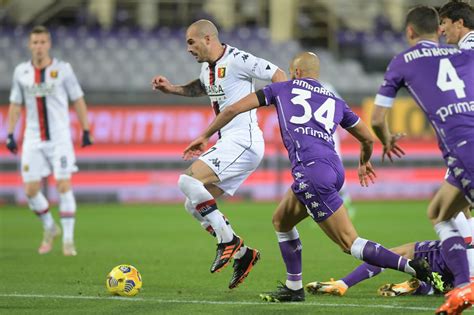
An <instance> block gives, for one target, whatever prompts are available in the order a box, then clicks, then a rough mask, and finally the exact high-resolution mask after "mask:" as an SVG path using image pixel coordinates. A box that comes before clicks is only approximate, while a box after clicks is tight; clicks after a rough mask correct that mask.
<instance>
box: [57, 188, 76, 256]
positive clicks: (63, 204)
mask: <svg viewBox="0 0 474 315" xmlns="http://www.w3.org/2000/svg"><path fill="white" fill-rule="evenodd" d="M56 181H57V190H58V193H59V216H60V218H61V226H62V227H63V254H64V256H76V255H77V251H76V247H75V245H74V227H75V224H76V210H77V205H76V198H75V197H74V193H73V191H72V187H71V180H70V179H57V180H56Z"/></svg>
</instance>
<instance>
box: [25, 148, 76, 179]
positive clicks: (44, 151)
mask: <svg viewBox="0 0 474 315" xmlns="http://www.w3.org/2000/svg"><path fill="white" fill-rule="evenodd" d="M77 170H78V169H77V166H76V156H75V154H74V147H73V145H72V141H70V140H69V141H68V140H63V141H54V142H53V141H46V142H37V141H27V140H25V142H24V143H23V153H22V155H21V176H22V178H23V182H25V183H27V182H35V181H39V180H41V179H42V178H43V177H46V176H49V175H50V174H51V172H53V174H54V178H55V179H57V180H58V179H69V178H71V174H72V173H74V172H77Z"/></svg>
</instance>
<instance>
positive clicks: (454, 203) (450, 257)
mask: <svg viewBox="0 0 474 315" xmlns="http://www.w3.org/2000/svg"><path fill="white" fill-rule="evenodd" d="M468 205H469V204H468V202H467V201H466V199H465V195H464V193H463V191H462V190H461V189H460V188H458V187H456V186H454V185H453V182H452V181H450V180H449V179H448V180H446V181H444V182H443V184H442V185H441V187H440V189H439V190H438V191H437V192H436V194H435V196H434V198H433V199H432V200H431V202H430V205H429V206H428V217H429V218H430V220H431V222H432V223H433V225H434V228H435V231H436V233H437V234H438V236H439V238H440V240H441V248H440V251H441V254H442V255H443V257H444V261H445V263H446V265H447V267H448V268H449V270H450V271H451V273H452V274H453V276H454V286H455V288H454V289H453V290H452V291H450V292H449V295H447V300H446V301H445V303H444V304H443V305H441V306H440V307H439V308H438V309H437V310H436V314H443V312H447V313H449V312H456V314H457V313H459V314H460V313H461V312H462V310H463V309H465V308H467V307H469V306H470V305H471V304H472V303H473V302H474V296H473V288H472V284H470V279H469V263H468V259H467V251H466V246H465V243H464V239H463V237H462V236H461V234H460V232H459V230H458V227H457V226H456V224H455V222H454V219H453V218H454V216H455V215H456V214H457V213H458V212H459V211H460V210H462V209H464V208H466V207H467V206H468Z"/></svg>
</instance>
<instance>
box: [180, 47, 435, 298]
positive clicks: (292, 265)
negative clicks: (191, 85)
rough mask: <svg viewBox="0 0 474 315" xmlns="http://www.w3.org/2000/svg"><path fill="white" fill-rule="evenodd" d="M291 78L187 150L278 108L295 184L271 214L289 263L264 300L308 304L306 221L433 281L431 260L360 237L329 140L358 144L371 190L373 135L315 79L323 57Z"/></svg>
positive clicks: (235, 108) (231, 111) (306, 58)
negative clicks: (256, 113)
mask: <svg viewBox="0 0 474 315" xmlns="http://www.w3.org/2000/svg"><path fill="white" fill-rule="evenodd" d="M290 73H291V78H292V79H293V80H291V81H286V82H280V83H273V84H270V85H268V86H266V87H265V88H264V89H262V90H259V91H258V92H256V93H252V94H250V95H249V96H246V97H245V98H243V99H242V100H240V101H239V102H237V103H235V104H234V105H232V106H229V107H227V108H226V109H225V110H224V111H223V112H222V113H220V114H219V115H218V116H217V117H216V119H215V120H214V121H213V122H212V123H211V125H210V126H209V127H208V128H207V129H206V131H205V132H204V133H203V134H202V135H201V136H200V137H198V138H197V139H196V140H194V141H193V142H192V143H191V144H190V145H189V146H188V147H187V148H186V149H185V151H184V157H185V158H191V157H193V156H195V155H199V154H201V153H202V152H204V150H205V148H206V145H207V143H208V141H209V138H210V137H211V136H212V135H213V134H214V133H215V132H217V131H218V130H219V129H221V128H223V127H224V126H225V125H226V124H227V123H229V122H230V121H231V120H232V119H233V118H234V117H235V116H237V115H239V114H242V113H246V112H248V111H250V110H254V109H256V108H258V107H259V106H268V105H270V104H275V105H276V109H277V114H278V118H279V123H280V130H281V134H282V138H283V143H284V145H285V147H286V149H287V150H288V155H289V158H290V161H291V165H292V175H293V179H294V182H293V184H292V186H291V189H290V190H288V192H287V193H286V195H285V197H284V198H283V200H282V201H281V202H280V204H279V206H278V208H277V210H276V212H275V213H274V215H273V225H274V227H275V230H276V234H277V237H278V242H279V245H280V251H281V254H282V257H283V260H284V262H285V264H286V269H287V281H286V283H285V284H282V285H281V287H279V288H278V289H277V291H275V292H270V293H267V294H262V295H261V297H262V298H263V299H264V300H267V301H272V302H297V301H303V300H304V299H305V296H304V290H303V283H302V264H301V252H302V246H301V241H300V239H299V235H298V231H297V229H296V227H295V226H296V224H298V223H299V222H300V221H301V220H303V219H305V218H306V217H308V215H310V216H311V217H312V218H313V219H314V220H315V221H316V222H317V223H318V224H319V226H320V227H321V229H322V230H323V231H324V232H325V233H326V235H328V237H329V238H330V239H332V240H333V241H334V242H335V243H336V244H338V245H339V246H340V247H341V249H342V250H343V251H344V252H345V253H350V254H351V255H352V256H354V257H356V258H357V259H360V260H363V261H365V262H368V263H370V264H373V265H377V266H380V267H382V268H391V269H396V270H400V271H402V272H406V273H408V274H410V275H413V276H416V277H418V278H420V279H422V280H430V279H431V272H430V270H429V266H428V263H427V262H426V261H424V260H420V259H416V260H409V259H405V258H403V257H401V256H399V255H397V254H395V253H393V252H391V251H389V250H387V249H385V248H384V247H383V246H382V245H380V244H378V243H374V242H372V241H369V240H366V239H363V238H361V237H359V236H358V234H357V232H356V230H355V228H354V226H353V225H352V222H351V221H350V219H349V216H348V214H347V211H346V208H345V207H344V205H343V201H342V198H341V197H340V196H339V194H338V191H339V190H340V188H341V187H342V184H343V183H344V169H343V166H342V162H341V160H340V158H339V157H338V155H337V153H336V152H335V150H334V141H333V140H332V135H333V133H334V131H335V129H336V128H337V125H341V127H343V128H345V129H346V130H347V131H348V132H349V133H351V134H352V135H353V136H354V137H355V138H356V139H358V140H359V141H360V143H361V152H360V165H359V170H358V174H359V180H360V184H361V185H362V186H368V184H369V181H372V182H373V180H374V177H375V172H374V170H373V168H372V165H371V164H370V156H371V154H372V144H373V139H372V135H371V134H370V131H369V130H368V128H367V127H366V125H365V124H364V123H363V122H362V121H361V120H360V118H359V117H358V116H357V115H356V114H354V113H353V112H352V111H351V110H350V108H349V107H348V106H347V104H346V103H345V102H344V101H343V100H342V99H339V98H337V97H335V96H334V94H333V93H332V92H330V91H328V90H326V89H325V88H324V87H323V86H322V85H321V84H320V83H319V82H318V81H317V79H318V77H319V58H318V57H317V56H316V55H315V54H313V53H309V52H306V53H302V54H300V55H298V56H297V57H296V58H295V59H294V60H293V61H292V63H291V66H290Z"/></svg>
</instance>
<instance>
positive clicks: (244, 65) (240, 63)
mask: <svg viewBox="0 0 474 315" xmlns="http://www.w3.org/2000/svg"><path fill="white" fill-rule="evenodd" d="M236 53H238V55H236V56H234V58H235V61H234V62H235V64H236V68H237V69H238V70H239V74H240V76H241V77H242V78H255V79H259V80H265V81H271V80H272V77H273V75H274V74H275V71H277V69H278V67H277V66H275V65H274V64H273V63H271V62H269V61H267V60H265V59H262V58H258V57H255V56H254V55H252V54H249V53H247V52H244V51H238V52H236ZM234 54H235V53H234Z"/></svg>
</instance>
